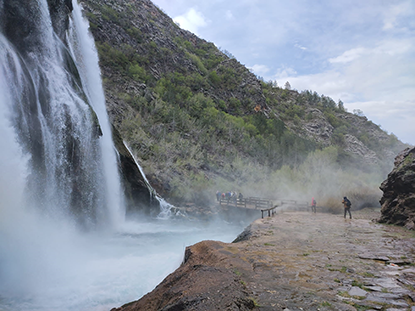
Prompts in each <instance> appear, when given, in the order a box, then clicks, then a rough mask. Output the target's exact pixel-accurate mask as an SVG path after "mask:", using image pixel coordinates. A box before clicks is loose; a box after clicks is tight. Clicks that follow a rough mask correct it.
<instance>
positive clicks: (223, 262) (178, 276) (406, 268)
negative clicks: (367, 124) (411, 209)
mask: <svg viewBox="0 0 415 311" xmlns="http://www.w3.org/2000/svg"><path fill="white" fill-rule="evenodd" d="M379 216H380V212H379V211H375V210H372V209H365V210H362V211H358V212H356V211H354V212H353V219H351V220H350V219H344V218H343V216H342V215H332V214H325V213H317V214H311V213H309V212H282V213H279V214H277V215H275V216H274V217H271V218H264V219H258V220H256V221H255V222H253V223H252V224H251V225H250V226H249V227H248V228H247V229H246V230H245V231H244V232H243V233H242V234H241V235H240V237H239V240H241V241H239V242H237V243H228V244H226V243H221V242H216V241H203V242H200V243H198V244H196V245H193V246H191V247H188V248H187V249H186V254H185V262H184V263H183V264H182V266H181V267H179V268H178V269H177V270H176V271H175V272H173V273H172V274H170V275H169V276H168V277H167V278H166V279H165V280H164V281H163V282H162V283H160V284H159V285H158V286H157V287H156V288H155V289H154V290H153V291H152V292H151V293H149V294H147V295H146V296H144V297H143V298H141V299H140V300H139V301H137V302H132V303H130V304H127V305H125V306H123V307H121V308H118V309H113V310H117V311H131V310H171V311H172V310H264V311H265V310H285V311H288V310H292V311H294V310H389V311H392V310H415V265H414V264H415V234H414V232H413V231H409V230H406V229H405V228H402V227H396V226H390V225H382V224H378V223H376V222H374V221H372V219H375V218H378V217H379Z"/></svg>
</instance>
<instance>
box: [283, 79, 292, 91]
mask: <svg viewBox="0 0 415 311" xmlns="http://www.w3.org/2000/svg"><path fill="white" fill-rule="evenodd" d="M284 87H285V89H286V90H291V84H290V82H288V81H287V82H285V85H284Z"/></svg>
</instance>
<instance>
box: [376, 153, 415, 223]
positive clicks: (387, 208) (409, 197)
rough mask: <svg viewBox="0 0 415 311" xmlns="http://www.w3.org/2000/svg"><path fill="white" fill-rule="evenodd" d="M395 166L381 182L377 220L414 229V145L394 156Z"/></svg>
mask: <svg viewBox="0 0 415 311" xmlns="http://www.w3.org/2000/svg"><path fill="white" fill-rule="evenodd" d="M394 164H395V167H394V169H393V170H392V172H391V173H390V174H389V175H388V178H387V179H386V180H385V181H384V182H383V183H382V185H381V186H380V189H381V190H382V191H383V197H382V199H381V200H380V203H381V204H382V210H381V211H382V216H381V218H380V219H379V222H382V223H388V224H396V225H400V226H405V227H407V228H408V229H412V230H414V229H415V224H414V222H415V147H413V148H407V149H405V150H403V151H402V152H401V153H399V154H398V155H397V156H396V158H395V163H394Z"/></svg>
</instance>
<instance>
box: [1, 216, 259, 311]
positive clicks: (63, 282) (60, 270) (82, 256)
mask: <svg viewBox="0 0 415 311" xmlns="http://www.w3.org/2000/svg"><path fill="white" fill-rule="evenodd" d="M251 220H252V219H251ZM249 221H250V220H247V222H238V223H237V224H230V223H227V222H225V221H223V220H217V221H215V222H211V223H202V222H199V221H189V220H174V219H167V220H166V219H145V218H143V220H141V221H140V220H136V221H126V222H124V223H123V224H121V225H120V226H119V227H118V228H117V229H116V230H114V231H105V230H102V231H99V232H98V231H95V232H88V233H85V232H84V233H82V232H80V231H79V230H78V229H77V228H76V227H71V226H69V225H67V224H65V223H57V222H55V221H49V220H45V219H44V218H43V217H42V218H40V217H38V216H36V215H35V214H31V213H26V216H25V217H23V218H21V219H20V221H19V222H18V223H15V225H14V226H15V227H17V228H14V230H13V231H12V232H13V236H10V235H9V236H7V235H6V236H5V235H4V231H3V232H2V233H3V234H2V235H1V236H2V238H3V240H0V243H1V244H2V246H3V247H2V252H6V253H7V254H5V253H3V254H2V256H1V257H0V263H1V270H0V271H1V277H2V281H1V282H0V310H2V311H29V310H30V311H35V310H42V311H49V310H60V311H70V310H76V311H82V310H89V311H91V310H93V311H101V310H110V309H111V308H113V307H119V306H121V305H123V304H125V303H127V302H130V301H133V300H137V299H139V298H140V297H142V296H143V295H145V294H146V293H147V292H149V291H151V290H152V289H153V288H154V287H155V286H156V285H157V284H158V283H160V282H161V281H162V280H163V279H164V278H165V277H166V276H167V275H168V274H169V273H171V272H173V271H174V270H175V269H176V268H177V267H178V266H179V265H180V263H181V262H182V259H183V256H184V251H185V247H186V246H188V245H192V244H194V243H197V242H199V241H201V240H219V241H223V242H231V241H232V240H233V239H235V237H236V236H237V235H238V234H239V233H240V232H241V231H242V230H243V228H244V227H245V226H246V225H248V222H249ZM3 229H7V228H3Z"/></svg>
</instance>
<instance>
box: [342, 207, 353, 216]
mask: <svg viewBox="0 0 415 311" xmlns="http://www.w3.org/2000/svg"><path fill="white" fill-rule="evenodd" d="M347 212H349V216H350V219H352V213H350V207H345V208H344V218H346V214H347Z"/></svg>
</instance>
